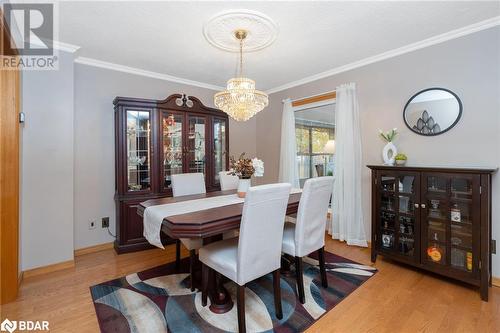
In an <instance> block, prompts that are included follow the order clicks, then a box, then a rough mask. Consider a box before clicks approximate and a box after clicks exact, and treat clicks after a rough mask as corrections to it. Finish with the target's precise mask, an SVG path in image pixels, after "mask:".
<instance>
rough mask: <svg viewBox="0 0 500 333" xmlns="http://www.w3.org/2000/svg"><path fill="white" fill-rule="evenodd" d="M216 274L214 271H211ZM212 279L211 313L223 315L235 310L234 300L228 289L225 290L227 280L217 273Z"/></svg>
mask: <svg viewBox="0 0 500 333" xmlns="http://www.w3.org/2000/svg"><path fill="white" fill-rule="evenodd" d="M211 271H212V272H214V270H211ZM214 275H215V276H214V277H213V279H212V283H211V286H212V288H210V289H211V292H209V295H210V311H212V312H213V313H217V314H221V313H226V312H228V311H230V310H231V309H232V308H233V300H232V299H231V295H229V292H228V291H227V289H226V288H224V280H225V278H224V277H223V276H222V275H220V274H219V273H218V272H215V274H214Z"/></svg>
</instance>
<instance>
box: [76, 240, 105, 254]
mask: <svg viewBox="0 0 500 333" xmlns="http://www.w3.org/2000/svg"><path fill="white" fill-rule="evenodd" d="M112 248H113V242H109V243H104V244H98V245H94V246H89V247H84V248H81V249H78V250H75V257H78V256H82V255H84V254H89V253H95V252H99V251H104V250H109V249H112Z"/></svg>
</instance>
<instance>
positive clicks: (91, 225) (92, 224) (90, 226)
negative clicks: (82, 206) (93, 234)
mask: <svg viewBox="0 0 500 333" xmlns="http://www.w3.org/2000/svg"><path fill="white" fill-rule="evenodd" d="M95 225H96V223H95V221H94V220H93V221H89V230H92V229H95Z"/></svg>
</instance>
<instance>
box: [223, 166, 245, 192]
mask: <svg viewBox="0 0 500 333" xmlns="http://www.w3.org/2000/svg"><path fill="white" fill-rule="evenodd" d="M228 172H229V171H221V172H219V181H220V189H221V191H226V190H236V189H237V188H238V183H239V181H240V179H239V178H238V176H232V175H229V174H228Z"/></svg>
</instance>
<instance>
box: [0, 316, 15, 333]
mask: <svg viewBox="0 0 500 333" xmlns="http://www.w3.org/2000/svg"><path fill="white" fill-rule="evenodd" d="M16 328H17V322H16V321H10V320H9V319H7V318H5V320H4V321H3V322H2V324H0V330H2V331H9V332H10V333H12V332H14V331H15V330H16Z"/></svg>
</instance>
